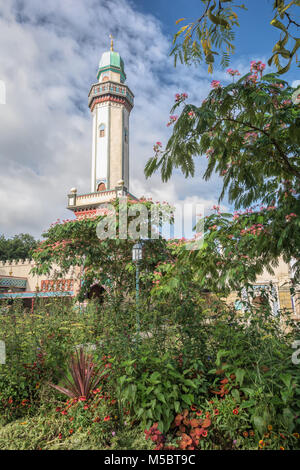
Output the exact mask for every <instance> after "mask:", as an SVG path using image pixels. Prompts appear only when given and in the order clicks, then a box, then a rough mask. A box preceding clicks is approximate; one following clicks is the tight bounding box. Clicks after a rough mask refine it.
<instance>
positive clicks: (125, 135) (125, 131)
mask: <svg viewBox="0 0 300 470" xmlns="http://www.w3.org/2000/svg"><path fill="white" fill-rule="evenodd" d="M124 141H125V142H127V141H128V131H127V129H126V128H125V129H124Z"/></svg>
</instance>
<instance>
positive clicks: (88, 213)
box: [74, 209, 97, 219]
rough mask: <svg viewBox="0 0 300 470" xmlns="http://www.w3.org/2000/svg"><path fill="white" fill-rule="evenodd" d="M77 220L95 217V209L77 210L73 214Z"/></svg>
mask: <svg viewBox="0 0 300 470" xmlns="http://www.w3.org/2000/svg"><path fill="white" fill-rule="evenodd" d="M74 214H75V215H76V217H77V219H83V218H85V217H86V218H89V217H93V216H96V215H97V209H88V210H78V211H76V212H74Z"/></svg>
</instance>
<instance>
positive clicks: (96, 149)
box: [68, 36, 134, 217]
mask: <svg viewBox="0 0 300 470" xmlns="http://www.w3.org/2000/svg"><path fill="white" fill-rule="evenodd" d="M110 38H111V44H110V51H108V52H104V53H103V54H102V57H101V60H100V63H99V68H98V73H97V79H98V82H97V83H95V84H94V85H92V87H91V89H90V92H89V98H88V105H89V108H90V110H91V113H92V116H93V122H92V126H93V139H92V171H91V193H88V194H84V195H77V191H76V189H75V188H72V189H71V191H70V194H69V195H68V209H71V210H72V211H74V212H75V215H76V216H77V217H81V216H85V215H89V214H93V213H95V212H96V209H97V207H98V206H99V205H102V204H103V203H106V202H109V201H111V200H113V199H115V198H116V197H119V196H120V195H125V194H129V192H128V190H129V115H130V112H131V110H132V108H133V99H134V96H133V94H132V92H131V91H130V89H129V88H128V86H127V85H125V80H126V75H125V71H124V62H123V60H122V59H121V57H120V54H119V53H118V52H115V51H114V47H113V38H112V36H110Z"/></svg>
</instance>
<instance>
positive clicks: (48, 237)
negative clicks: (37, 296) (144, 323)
mask: <svg viewBox="0 0 300 470" xmlns="http://www.w3.org/2000/svg"><path fill="white" fill-rule="evenodd" d="M136 204H137V203H136V202H128V213H129V211H131V214H133V215H130V216H129V217H128V230H129V227H130V224H131V223H135V221H137V220H139V221H140V222H139V223H137V222H136V223H137V225H138V228H140V227H141V226H143V225H145V226H146V227H147V228H146V233H147V234H148V231H149V230H150V228H151V226H150V224H148V222H149V221H148V218H146V219H144V218H143V216H141V215H140V214H134V210H135V208H136ZM139 204H140V207H141V206H143V205H144V206H145V208H146V209H147V217H148V214H149V213H150V212H151V206H152V202H150V201H141V202H140V203H139ZM126 207H127V206H126ZM114 210H115V211H116V226H115V229H116V236H115V238H106V239H102V240H101V239H99V238H98V237H97V226H98V224H99V223H100V222H101V221H103V220H105V217H106V215H99V216H96V217H94V218H88V219H82V220H78V219H75V220H68V221H65V222H64V223H60V222H58V223H56V224H53V225H52V226H51V227H50V228H49V230H48V231H47V232H45V233H44V234H43V237H44V238H45V241H43V242H41V243H40V244H39V246H38V247H37V249H36V250H35V251H34V254H33V258H34V260H35V262H36V267H35V268H34V269H33V273H38V274H48V273H49V272H50V270H51V267H52V266H53V265H54V264H56V265H58V266H59V267H60V276H63V275H64V273H66V272H68V270H69V269H70V268H71V267H73V266H79V267H81V269H82V282H81V291H80V294H79V299H80V300H81V301H83V300H84V299H85V297H86V294H87V292H88V291H89V289H90V287H91V286H92V285H93V284H94V283H95V282H97V283H99V284H100V285H102V286H104V287H105V288H106V294H107V296H108V297H109V298H110V301H111V302H112V301H114V304H115V307H116V308H117V306H119V305H120V303H121V301H122V300H123V298H124V297H126V296H128V295H130V293H131V292H132V291H133V289H134V288H135V277H134V275H131V272H132V271H135V268H134V263H133V262H132V247H133V245H134V243H135V242H136V240H133V239H132V238H131V237H130V236H128V239H125V237H123V238H122V237H119V216H120V214H119V212H120V210H121V209H120V207H119V201H116V202H115V204H114ZM162 212H163V217H168V211H167V210H166V209H164V208H163V210H162ZM164 212H165V214H164ZM140 230H141V229H140ZM140 230H137V231H138V232H139V231H140ZM126 233H127V232H126ZM126 233H125V236H126ZM166 259H169V253H168V248H167V244H166V242H165V241H164V240H162V239H161V238H160V239H155V240H151V242H145V244H144V256H143V260H142V262H141V263H140V272H141V287H142V289H143V290H144V291H145V290H149V289H150V288H151V286H152V273H151V271H152V270H153V268H154V266H155V265H156V264H157V263H158V262H160V261H163V260H166ZM119 286H122V289H120V288H119Z"/></svg>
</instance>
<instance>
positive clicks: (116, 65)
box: [97, 51, 126, 81]
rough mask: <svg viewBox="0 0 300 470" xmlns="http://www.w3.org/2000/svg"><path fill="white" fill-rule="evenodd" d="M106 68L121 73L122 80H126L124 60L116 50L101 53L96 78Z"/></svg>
mask: <svg viewBox="0 0 300 470" xmlns="http://www.w3.org/2000/svg"><path fill="white" fill-rule="evenodd" d="M107 70H111V71H113V72H117V73H119V74H120V75H121V79H122V81H125V80H126V75H125V71H124V62H123V60H122V58H121V56H120V54H119V53H118V52H115V51H108V52H104V53H103V54H102V57H101V60H100V62H99V69H98V75H97V78H99V76H100V74H101V73H102V72H105V71H107Z"/></svg>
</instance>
